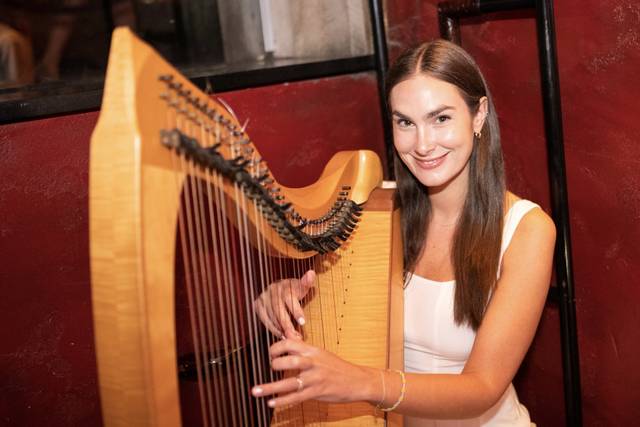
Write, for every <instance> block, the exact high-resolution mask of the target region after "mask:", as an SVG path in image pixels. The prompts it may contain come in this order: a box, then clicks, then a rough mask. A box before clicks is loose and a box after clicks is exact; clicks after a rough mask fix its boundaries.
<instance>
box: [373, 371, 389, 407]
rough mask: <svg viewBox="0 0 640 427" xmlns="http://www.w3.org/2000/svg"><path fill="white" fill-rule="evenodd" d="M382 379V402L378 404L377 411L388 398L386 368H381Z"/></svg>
mask: <svg viewBox="0 0 640 427" xmlns="http://www.w3.org/2000/svg"><path fill="white" fill-rule="evenodd" d="M380 379H381V380H382V399H380V402H378V404H377V405H376V411H377V410H378V409H381V408H382V403H383V402H384V399H386V398H387V387H386V386H385V384H384V370H382V369H381V370H380Z"/></svg>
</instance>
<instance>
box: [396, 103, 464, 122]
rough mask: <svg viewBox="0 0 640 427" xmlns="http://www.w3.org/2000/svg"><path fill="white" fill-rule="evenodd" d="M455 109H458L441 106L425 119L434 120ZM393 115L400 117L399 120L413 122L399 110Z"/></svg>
mask: <svg viewBox="0 0 640 427" xmlns="http://www.w3.org/2000/svg"><path fill="white" fill-rule="evenodd" d="M455 109H456V108H455V107H452V106H451V105H441V106H439V107H438V108H436V109H435V110H433V111H430V112H429V113H427V115H426V116H425V117H426V118H427V119H432V118H434V117H436V116H437V115H438V114H441V113H442V112H443V111H446V110H455ZM391 115H392V116H398V117H399V118H401V119H404V120H409V121H410V120H411V118H409V117H408V116H406V115H404V114H402V113H401V112H400V111H398V110H393V111H392V112H391Z"/></svg>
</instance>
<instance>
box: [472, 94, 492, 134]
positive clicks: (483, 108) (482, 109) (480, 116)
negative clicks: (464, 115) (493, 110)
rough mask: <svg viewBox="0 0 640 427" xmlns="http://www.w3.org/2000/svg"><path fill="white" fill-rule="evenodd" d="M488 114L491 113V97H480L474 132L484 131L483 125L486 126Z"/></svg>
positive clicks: (474, 119)
mask: <svg viewBox="0 0 640 427" xmlns="http://www.w3.org/2000/svg"><path fill="white" fill-rule="evenodd" d="M487 114H489V99H488V98H487V97H486V96H483V97H482V98H480V101H478V112H477V113H476V115H475V117H474V118H473V131H474V132H477V133H480V132H482V126H484V122H485V120H486V119H487Z"/></svg>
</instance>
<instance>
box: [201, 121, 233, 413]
mask: <svg viewBox="0 0 640 427" xmlns="http://www.w3.org/2000/svg"><path fill="white" fill-rule="evenodd" d="M209 130H210V128H209V129H205V127H204V126H203V127H202V135H203V140H204V141H206V144H205V145H206V146H211V145H213V144H214V143H216V142H217V141H216V140H215V138H213V140H212V137H213V135H212V133H211V132H210V131H209ZM205 176H206V181H205V182H206V190H207V195H206V201H207V207H208V209H207V213H208V221H209V224H210V227H209V232H210V235H209V238H210V241H211V252H207V254H208V255H210V259H211V262H210V264H211V265H212V270H213V272H214V275H215V277H212V278H211V279H210V280H212V281H213V284H215V286H213V284H212V286H210V291H209V294H210V297H209V301H210V304H211V306H212V313H213V315H212V319H211V320H212V325H211V330H212V331H213V347H212V348H211V352H212V353H213V354H214V355H215V354H216V350H217V351H220V349H222V352H223V353H224V352H225V348H226V346H225V345H224V344H223V342H221V337H220V331H219V328H218V325H219V324H220V322H219V321H218V318H220V317H222V316H223V314H222V313H223V311H222V307H221V305H220V304H221V298H220V297H219V294H220V292H219V289H220V283H222V281H221V272H222V270H223V269H222V265H221V257H220V252H221V250H220V247H219V239H218V235H219V233H218V230H220V227H221V224H220V223H219V221H218V220H217V218H216V215H215V207H214V206H216V207H217V206H219V204H218V202H216V201H215V200H216V199H215V195H214V191H212V187H213V182H215V179H216V177H217V176H218V173H217V172H212V171H209V170H207V171H206V172H205ZM216 303H217V304H218V306H216ZM216 309H217V312H216ZM212 368H213V384H214V392H215V395H216V396H217V398H216V399H214V402H215V414H216V422H217V424H216V425H223V423H224V420H226V419H228V418H227V417H228V414H227V408H226V405H225V404H224V401H222V400H221V399H220V396H223V394H224V386H223V384H222V382H223V372H222V366H221V364H220V363H216V364H213V366H212Z"/></svg>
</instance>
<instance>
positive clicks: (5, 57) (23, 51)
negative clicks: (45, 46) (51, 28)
mask: <svg viewBox="0 0 640 427" xmlns="http://www.w3.org/2000/svg"><path fill="white" fill-rule="evenodd" d="M33 77H34V67H33V50H32V48H31V41H30V40H29V38H28V37H26V36H25V35H24V34H22V33H20V32H19V31H17V30H16V29H14V28H12V27H10V26H8V25H6V24H3V23H1V22H0V88H4V87H11V86H22V85H28V84H31V83H33Z"/></svg>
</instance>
